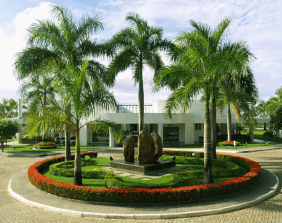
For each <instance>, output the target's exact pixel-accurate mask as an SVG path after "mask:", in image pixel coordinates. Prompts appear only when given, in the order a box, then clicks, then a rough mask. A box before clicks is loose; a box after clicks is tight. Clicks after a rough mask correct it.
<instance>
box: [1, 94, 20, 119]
mask: <svg viewBox="0 0 282 223" xmlns="http://www.w3.org/2000/svg"><path fill="white" fill-rule="evenodd" d="M16 105H17V102H16V101H15V100H14V99H9V100H7V99H5V98H3V99H2V103H0V114H1V118H12V117H14V116H17V110H18V108H17V106H16ZM13 109H14V110H15V111H12V110H13Z"/></svg>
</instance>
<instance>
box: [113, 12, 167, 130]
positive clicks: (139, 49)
mask: <svg viewBox="0 0 282 223" xmlns="http://www.w3.org/2000/svg"><path fill="white" fill-rule="evenodd" d="M126 20H127V21H129V22H130V24H131V27H129V28H125V29H123V30H120V31H119V32H118V33H117V34H116V35H114V36H113V37H112V40H111V41H110V42H111V45H112V47H114V48H115V49H116V54H115V55H114V57H113V60H112V62H111V63H110V65H109V68H108V72H109V75H110V77H111V79H112V80H113V79H115V77H116V75H117V74H118V73H119V72H122V71H125V70H126V69H127V68H129V67H131V68H132V72H133V79H134V82H135V84H136V83H138V84H139V89H138V104H139V132H141V130H143V128H144V89H143V67H144V65H147V66H149V67H150V68H151V69H153V70H154V71H157V70H159V69H160V68H161V67H163V65H164V64H163V62H162V59H161V56H160V51H161V50H167V49H169V48H170V47H172V44H171V42H170V41H169V40H168V39H163V29H162V28H159V27H153V26H149V25H148V23H147V21H145V20H143V19H142V18H140V16H139V15H138V14H135V13H128V14H127V16H126Z"/></svg>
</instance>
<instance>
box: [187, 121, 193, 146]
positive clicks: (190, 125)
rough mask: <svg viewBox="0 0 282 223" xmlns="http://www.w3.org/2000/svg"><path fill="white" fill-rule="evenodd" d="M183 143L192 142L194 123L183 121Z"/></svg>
mask: <svg viewBox="0 0 282 223" xmlns="http://www.w3.org/2000/svg"><path fill="white" fill-rule="evenodd" d="M185 144H194V123H192V122H191V123H190V122H186V123H185Z"/></svg>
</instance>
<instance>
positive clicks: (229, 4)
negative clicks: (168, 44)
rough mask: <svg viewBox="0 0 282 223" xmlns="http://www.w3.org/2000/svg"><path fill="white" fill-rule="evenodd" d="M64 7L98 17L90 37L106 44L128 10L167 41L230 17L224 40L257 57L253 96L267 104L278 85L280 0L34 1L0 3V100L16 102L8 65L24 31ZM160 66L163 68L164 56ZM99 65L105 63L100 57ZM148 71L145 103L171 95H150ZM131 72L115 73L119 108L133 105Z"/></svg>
mask: <svg viewBox="0 0 282 223" xmlns="http://www.w3.org/2000/svg"><path fill="white" fill-rule="evenodd" d="M52 5H59V6H62V7H67V8H68V9H69V10H70V11H71V12H72V13H73V15H74V16H75V17H76V18H77V19H78V20H79V18H80V17H81V16H82V15H84V14H88V15H90V16H95V15H97V14H99V15H100V17H101V18H102V21H103V23H104V30H102V31H99V32H97V33H96V34H95V37H96V38H97V39H98V40H108V39H110V38H111V37H112V36H113V35H114V34H115V33H116V32H118V31H119V30H121V29H123V28H126V27H129V23H128V22H127V21H126V20H125V17H126V14H127V13H128V12H134V13H138V14H139V15H140V16H141V17H142V18H143V19H145V20H147V21H148V24H149V25H150V26H158V27H162V28H163V34H164V37H167V38H169V39H171V40H173V39H174V38H175V37H176V36H177V35H179V34H180V33H181V32H183V31H190V30H191V26H190V24H189V20H190V19H193V20H196V21H200V22H204V23H207V24H208V25H210V26H211V27H215V26H216V25H217V24H218V23H219V22H220V21H221V20H222V19H223V18H225V17H227V16H233V18H234V19H233V21H232V23H231V29H230V31H231V32H230V35H229V37H228V38H229V40H231V41H239V40H243V41H246V43H247V44H248V45H249V46H250V50H251V52H252V53H253V54H254V55H255V57H256V58H257V59H256V60H255V61H254V62H253V63H252V64H251V67H252V69H253V73H254V76H255V80H256V85H257V87H258V90H259V98H260V99H261V100H264V101H267V100H268V99H269V98H270V97H273V96H275V91H276V90H277V89H278V88H280V87H281V86H282V13H281V11H282V1H281V0H267V1H265V0H227V1H225V0H91V1H90V0H82V1H74V0H73V1H65V0H53V1H40V0H0V102H1V101H2V98H5V99H11V98H13V99H15V100H17V99H19V98H20V94H19V86H20V82H19V81H17V79H16V72H15V70H14V66H13V64H14V62H15V59H16V56H17V53H18V52H21V51H23V50H24V49H25V48H26V40H27V37H28V34H27V31H26V30H27V29H28V28H29V27H30V25H31V24H32V23H36V22H37V20H54V18H53V15H52V14H51V12H50V10H51V6H52ZM163 58H164V60H165V63H166V64H168V62H167V60H166V56H165V54H163ZM99 61H100V62H101V63H103V64H108V62H109V61H107V60H105V59H104V58H100V59H99ZM153 75H154V73H153V71H152V70H150V69H149V68H148V67H146V66H145V69H144V73H143V81H144V100H145V104H152V103H153V102H154V101H156V100H166V99H167V98H168V96H169V95H170V93H171V91H169V90H167V89H161V90H160V91H159V92H155V93H153V92H152V90H151V89H152V78H153ZM132 76H133V75H132V71H131V69H128V70H126V71H124V72H122V73H119V74H118V76H117V78H116V84H115V86H114V87H113V88H111V89H110V91H111V92H113V93H114V95H115V97H116V99H117V101H118V103H119V104H138V85H136V86H134V82H133V80H132Z"/></svg>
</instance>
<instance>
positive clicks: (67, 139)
mask: <svg viewBox="0 0 282 223" xmlns="http://www.w3.org/2000/svg"><path fill="white" fill-rule="evenodd" d="M70 160H71V149H70V128H69V125H67V124H66V125H65V161H70Z"/></svg>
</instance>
